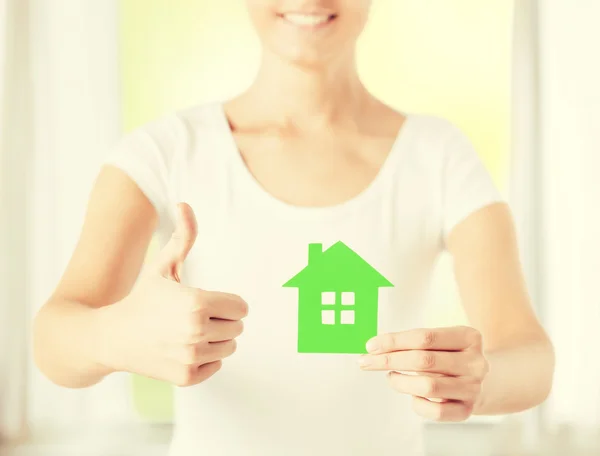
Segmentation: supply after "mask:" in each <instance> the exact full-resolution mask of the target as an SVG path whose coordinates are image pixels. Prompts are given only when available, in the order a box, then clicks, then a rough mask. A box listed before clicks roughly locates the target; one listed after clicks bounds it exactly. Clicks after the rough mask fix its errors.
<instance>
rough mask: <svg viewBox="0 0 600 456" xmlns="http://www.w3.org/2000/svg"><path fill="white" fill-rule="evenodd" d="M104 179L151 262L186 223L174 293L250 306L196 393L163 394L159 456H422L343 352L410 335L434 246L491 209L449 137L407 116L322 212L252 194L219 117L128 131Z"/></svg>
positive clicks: (404, 414) (388, 392)
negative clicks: (124, 201) (231, 298)
mask: <svg viewBox="0 0 600 456" xmlns="http://www.w3.org/2000/svg"><path fill="white" fill-rule="evenodd" d="M106 163H107V164H112V165H114V166H117V167H119V168H120V169H122V170H123V171H125V172H126V173H127V174H128V175H129V176H130V177H131V178H132V179H133V181H135V182H136V183H137V185H138V186H139V187H140V189H141V190H142V191H143V192H144V193H145V195H146V196H147V197H148V199H149V200H150V201H151V202H152V204H153V205H154V207H155V208H156V210H157V212H158V214H159V216H160V223H159V227H158V229H157V235H158V236H159V241H160V245H161V246H162V245H164V244H165V243H166V241H167V240H168V239H169V237H170V236H171V234H172V232H173V229H174V217H175V208H176V204H177V203H178V202H181V201H183V202H187V203H188V204H190V205H191V207H192V208H193V210H194V212H195V214H196V217H197V220H198V229H199V233H198V238H197V241H196V243H195V245H194V247H193V249H192V250H191V252H190V255H189V256H188V259H187V260H186V263H185V265H184V271H183V275H182V282H183V283H184V284H185V285H188V286H194V287H198V288H202V289H208V290H217V291H224V292H230V293H236V294H238V295H240V296H241V297H242V298H244V299H245V300H246V301H247V302H248V304H249V309H250V311H249V315H248V316H247V318H246V319H245V322H244V328H245V329H244V333H243V334H242V335H241V336H240V337H239V338H238V345H237V346H238V348H237V351H236V353H234V354H233V355H232V356H231V357H229V358H227V359H225V360H224V363H223V367H222V369H221V370H220V371H219V372H218V373H217V374H215V375H214V376H213V377H211V378H210V379H208V380H207V381H205V382H204V383H201V384H199V385H197V386H193V387H188V388H177V389H176V394H175V433H174V438H173V442H172V444H171V450H170V456H201V455H202V456H204V455H206V456H221V455H227V456H232V455H235V456H242V455H256V456H283V455H286V456H296V455H298V456H300V455H302V456H305V455H307V454H310V455H314V456H334V455H344V456H350V455H356V456H364V455H403V456H422V455H423V454H424V453H423V442H422V429H421V428H422V420H421V419H420V418H419V417H418V416H417V415H416V414H415V413H414V412H413V411H412V408H411V398H410V397H409V396H406V395H403V394H400V393H397V392H395V391H394V390H392V389H391V388H390V386H389V385H388V382H387V380H386V378H385V373H384V372H367V371H362V370H361V369H360V368H359V367H358V364H357V359H358V357H359V355H358V354H356V351H357V350H356V347H357V344H358V345H359V346H361V347H362V346H363V344H364V341H365V340H364V339H365V337H366V336H365V334H367V335H368V334H369V333H373V332H376V333H384V332H398V331H403V330H408V329H413V328H418V327H423V322H422V315H423V312H422V311H423V307H424V299H425V296H426V293H427V288H428V282H429V278H430V274H431V272H432V269H433V266H434V263H435V260H436V258H437V256H438V254H439V253H440V252H442V251H443V250H444V248H445V241H446V239H447V237H448V234H449V233H450V231H451V230H452V228H453V227H454V226H455V225H456V224H457V223H458V222H460V221H461V220H463V219H465V218H466V217H467V216H468V215H469V214H471V213H472V212H474V211H476V210H478V209H480V208H482V207H483V206H486V205H488V204H491V203H493V202H497V201H502V197H501V195H500V193H499V192H498V190H497V189H496V187H495V186H494V184H493V182H492V179H491V178H490V176H489V174H488V172H487V171H486V169H485V167H484V166H483V164H482V162H481V160H480V159H479V157H478V155H477V153H476V151H475V150H474V148H473V146H472V144H471V143H470V141H469V140H468V138H467V137H466V135H465V134H464V133H463V132H462V131H461V130H460V129H459V128H458V127H456V126H455V125H454V124H452V123H451V122H449V121H447V120H445V119H442V118H439V117H435V116H431V115H424V114H408V116H407V120H406V122H405V124H404V126H403V127H402V129H401V131H400V132H399V133H398V136H397V138H396V141H395V143H394V145H393V147H392V149H391V151H390V153H389V156H388V157H387V159H386V161H385V163H384V164H383V166H382V168H381V169H380V171H379V173H378V175H377V176H376V178H375V179H374V180H373V181H372V183H371V184H370V185H369V186H368V187H367V188H366V189H365V190H364V191H362V193H360V194H359V195H358V196H356V197H354V198H352V199H350V200H348V201H346V202H344V203H342V204H339V205H336V206H331V207H324V208H323V207H320V208H316V207H312V208H309V207H297V206H292V205H289V204H287V203H284V202H282V201H280V200H278V199H276V198H275V197H273V196H272V195H270V194H269V193H268V192H267V191H266V190H265V189H264V188H263V187H262V186H261V185H260V184H259V183H258V182H257V181H256V180H255V179H254V177H253V176H252V174H251V173H250V171H249V170H248V169H247V168H246V166H245V164H244V161H243V158H242V157H241V156H240V154H239V151H238V149H237V147H236V144H235V141H234V137H233V135H232V132H231V130H230V128H229V124H228V122H227V118H226V115H225V112H224V110H223V104H222V103H220V102H210V103H205V104H201V105H196V106H193V107H188V108H185V109H181V110H178V111H174V112H171V113H169V114H168V115H164V116H162V117H160V118H158V119H155V120H154V121H152V122H149V123H147V124H145V125H143V126H142V127H139V128H137V129H136V130H134V131H132V132H130V133H128V134H126V135H124V136H123V137H122V138H121V139H120V140H119V141H118V143H117V144H116V145H115V147H114V148H113V150H111V151H110V154H109V156H108V157H107V159H106ZM273 172H276V170H274V171H273ZM290 185H294V183H293V182H290ZM309 251H310V255H309ZM309 258H310V261H309ZM311 269H312V272H311V271H310V270H311ZM301 271H303V276H302V277H300V276H298V277H296V276H297V274H299V273H300V272H301ZM307 271H308V272H307ZM294 277H296V279H295V280H294V281H291V279H292V278H294ZM290 281H291V283H288V282H290ZM284 284H287V285H288V286H285V287H284ZM365 290H366V291H365ZM322 293H323V294H322ZM367 294H368V296H369V297H368V298H367V297H365V296H367ZM321 299H322V300H321ZM165 304H166V305H168V303H165ZM367 320H369V321H370V322H371V323H365V322H366V321H367ZM373 325H375V326H373ZM344 331H345V332H344ZM353 331H354V332H353ZM365 331H366V333H365ZM373 335H374V334H373ZM361 337H362V338H361ZM346 349H347V351H348V352H349V353H344V350H346ZM307 351H308V352H307ZM319 351H322V352H324V353H321V352H319Z"/></svg>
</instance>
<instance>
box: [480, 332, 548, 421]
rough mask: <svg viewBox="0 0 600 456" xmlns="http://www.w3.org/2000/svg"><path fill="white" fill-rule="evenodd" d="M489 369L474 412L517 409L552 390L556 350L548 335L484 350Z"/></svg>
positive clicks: (525, 407)
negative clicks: (505, 346) (509, 345)
mask: <svg viewBox="0 0 600 456" xmlns="http://www.w3.org/2000/svg"><path fill="white" fill-rule="evenodd" d="M485 355H486V358H487V360H488V362H489V366H490V371H489V373H488V375H487V377H486V378H485V380H484V382H483V386H482V393H481V396H480V400H479V402H478V404H476V406H475V409H474V411H473V413H474V414H475V415H499V414H505V413H515V412H520V411H523V410H527V409H529V408H532V407H535V406H536V405H539V404H541V403H542V402H543V401H544V400H545V399H546V398H547V397H548V394H550V390H551V388H552V378H553V372H554V350H553V348H552V344H551V342H550V341H549V340H548V339H547V338H546V337H539V338H537V339H534V340H528V341H526V342H522V343H520V344H517V343H513V344H512V346H511V347H507V348H502V349H496V350H492V351H488V352H486V353H485Z"/></svg>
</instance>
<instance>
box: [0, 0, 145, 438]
mask: <svg viewBox="0 0 600 456" xmlns="http://www.w3.org/2000/svg"><path fill="white" fill-rule="evenodd" d="M58 3H60V4H57V2H56V1H55V0H0V33H1V34H2V35H1V36H0V39H1V41H0V63H1V65H2V66H1V67H0V101H1V105H0V106H1V108H2V109H1V110H0V140H1V142H0V146H1V147H0V160H1V167H0V190H1V192H0V209H1V213H0V216H1V219H0V220H1V222H0V230H2V233H1V235H0V249H1V250H0V252H1V253H0V361H1V364H0V439H1V438H4V439H15V438H18V437H21V436H23V435H24V434H25V432H26V431H29V432H30V433H31V434H32V435H52V436H54V435H56V436H57V435H59V434H61V433H62V432H59V431H67V432H71V433H73V432H79V431H78V429H81V428H82V427H85V428H86V429H87V430H92V429H94V426H93V425H92V426H90V424H91V423H98V422H106V423H110V424H111V425H115V424H118V423H120V422H123V421H131V420H132V419H133V412H132V407H131V404H130V401H129V394H128V390H127V387H128V380H129V379H128V378H127V377H125V376H113V377H111V378H110V379H108V380H107V381H106V382H103V383H102V384H101V385H98V386H96V387H94V388H91V389H85V390H67V389H65V388H60V387H57V386H55V385H53V384H52V383H51V382H49V381H48V380H47V379H45V378H44V377H43V376H42V375H41V373H40V372H38V370H37V369H36V368H35V367H34V365H33V363H32V357H31V353H30V344H29V340H30V322H31V319H32V317H33V315H34V313H35V312H36V311H37V310H38V308H39V307H40V306H41V305H42V304H43V302H44V301H45V300H46V299H47V298H48V297H49V295H50V293H51V292H52V290H53V288H54V287H55V286H56V284H57V282H58V280H59V277H60V275H61V274H62V272H63V271H64V268H65V266H66V264H67V262H68V260H69V258H70V256H71V253H72V251H73V248H74V247H75V243H76V241H77V239H78V236H79V233H80V229H81V225H82V222H83V217H84V213H85V209H86V203H87V199H88V196H89V192H90V190H91V188H92V185H93V182H94V179H95V177H96V175H97V173H98V171H99V169H100V165H101V162H102V160H103V158H104V156H105V154H106V153H107V151H108V150H109V148H110V147H111V146H112V145H113V144H114V143H115V142H116V141H117V139H118V137H119V136H120V135H121V134H122V131H121V130H120V128H121V121H120V117H119V114H120V102H119V84H118V83H119V67H118V55H119V54H118V30H117V24H118V17H117V12H118V8H117V2H116V0H111V1H109V0H104V1H100V2H97V1H81V0H61V1H60V2H58ZM45 431H48V432H49V433H48V434H47V433H46V432H45Z"/></svg>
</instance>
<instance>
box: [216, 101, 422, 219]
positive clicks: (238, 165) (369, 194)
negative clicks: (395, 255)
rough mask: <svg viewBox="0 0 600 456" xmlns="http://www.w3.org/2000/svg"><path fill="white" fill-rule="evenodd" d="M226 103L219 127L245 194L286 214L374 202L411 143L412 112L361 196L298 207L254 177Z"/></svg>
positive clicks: (333, 211)
mask: <svg viewBox="0 0 600 456" xmlns="http://www.w3.org/2000/svg"><path fill="white" fill-rule="evenodd" d="M224 105H225V103H224V102H222V101H220V102H215V103H214V108H215V109H216V111H217V120H218V125H217V128H219V129H222V130H223V136H224V137H225V140H226V142H227V144H226V147H225V149H226V151H225V153H226V154H227V156H228V158H229V159H230V160H231V163H232V166H233V168H234V172H236V173H237V175H238V176H239V178H240V179H241V183H242V185H243V190H244V194H246V195H248V194H252V197H253V198H252V201H253V203H256V204H259V205H260V206H261V208H262V209H267V210H272V211H276V212H279V213H281V214H283V215H285V216H286V217H294V218H295V217H328V216H335V215H339V214H342V213H346V212H347V211H351V210H353V209H355V208H357V207H362V205H363V204H367V203H368V202H369V201H372V200H373V198H375V197H376V196H377V195H378V193H380V191H381V189H382V187H383V186H384V184H385V183H386V181H387V180H388V179H387V178H388V176H390V174H392V173H393V171H394V169H395V167H396V162H397V161H398V159H399V158H400V156H402V151H403V150H404V148H405V145H406V144H407V142H408V136H409V134H410V132H411V124H412V122H413V115H412V114H411V113H408V112H403V113H402V114H403V115H404V116H405V120H404V122H403V123H402V126H401V127H400V129H399V131H398V132H397V134H396V137H395V139H394V141H393V143H392V146H391V148H390V151H389V152H388V155H387V157H386V158H385V160H384V162H383V163H382V165H381V166H380V168H379V171H378V172H377V174H376V175H375V177H374V178H373V179H372V180H371V182H370V183H369V184H368V185H367V186H366V187H365V188H364V189H363V190H362V191H361V192H360V193H358V194H357V195H355V196H353V197H351V198H349V199H347V200H345V201H343V202H341V203H338V204H334V205H328V206H298V205H294V204H291V203H288V202H286V201H283V200H281V199H279V198H277V197H276V196H274V195H272V194H271V193H270V192H269V191H267V190H266V189H265V188H264V187H263V186H262V184H261V183H260V182H258V180H257V179H256V178H255V177H254V175H253V174H252V172H251V171H250V169H249V168H248V166H247V165H246V163H245V161H244V159H243V157H242V154H241V153H240V150H239V147H238V145H237V142H236V141H235V137H234V135H233V131H232V130H231V126H230V123H229V118H228V117H227V113H226V111H225V106H224Z"/></svg>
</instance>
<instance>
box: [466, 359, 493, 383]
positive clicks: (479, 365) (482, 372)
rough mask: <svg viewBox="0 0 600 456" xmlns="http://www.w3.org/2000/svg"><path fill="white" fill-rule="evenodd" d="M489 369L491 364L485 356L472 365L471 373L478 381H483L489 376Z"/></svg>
mask: <svg viewBox="0 0 600 456" xmlns="http://www.w3.org/2000/svg"><path fill="white" fill-rule="evenodd" d="M489 369H490V367H489V364H488V362H487V360H486V359H485V358H484V357H483V356H480V357H478V358H477V359H476V360H475V361H473V362H472V363H471V371H472V372H473V375H474V377H475V378H477V379H483V378H484V377H485V376H486V375H487V374H488V372H489Z"/></svg>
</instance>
